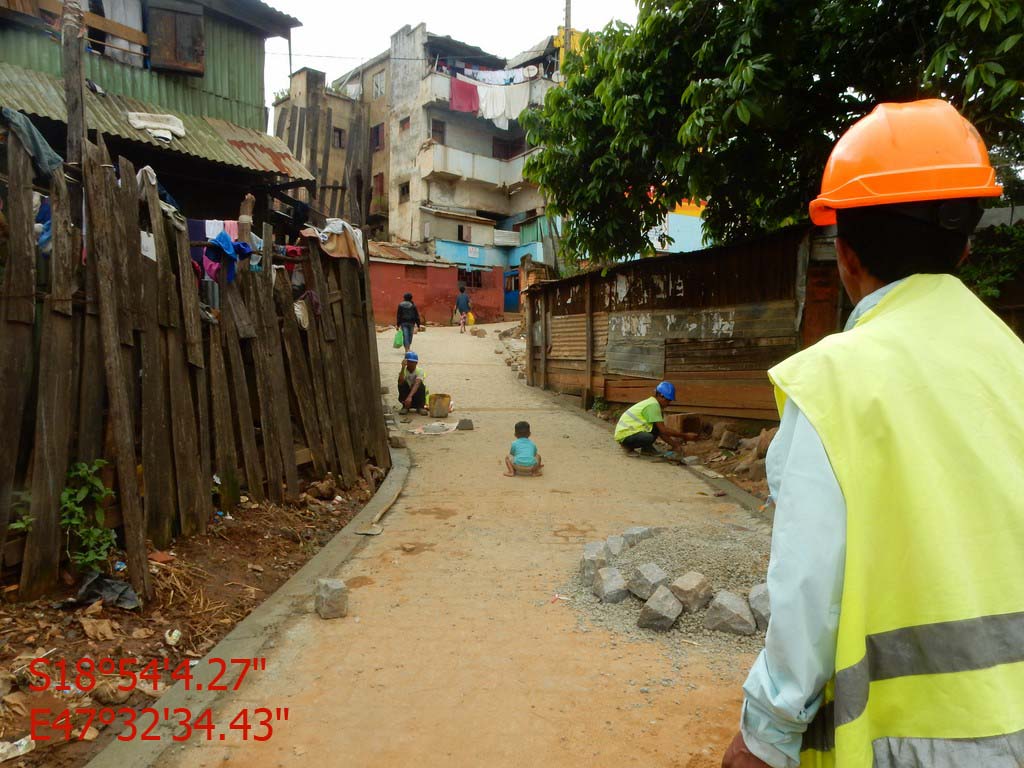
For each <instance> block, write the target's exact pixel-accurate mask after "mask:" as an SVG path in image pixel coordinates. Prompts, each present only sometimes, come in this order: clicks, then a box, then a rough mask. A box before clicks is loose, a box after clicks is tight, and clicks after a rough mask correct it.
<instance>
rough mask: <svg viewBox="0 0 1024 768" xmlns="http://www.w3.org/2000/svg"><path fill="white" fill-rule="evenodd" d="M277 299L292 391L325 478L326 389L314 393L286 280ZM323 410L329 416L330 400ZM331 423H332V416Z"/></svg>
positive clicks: (276, 290)
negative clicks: (323, 420)
mask: <svg viewBox="0 0 1024 768" xmlns="http://www.w3.org/2000/svg"><path fill="white" fill-rule="evenodd" d="M274 300H275V301H276V303H277V308H278V311H279V312H280V313H281V318H282V322H283V327H282V337H283V338H284V348H285V351H286V352H287V353H288V371H289V373H291V380H292V391H293V392H294V393H295V401H296V403H297V405H298V408H299V417H300V419H301V421H302V430H303V433H304V434H305V437H306V447H308V448H309V450H310V453H312V455H313V471H314V472H316V473H317V475H318V476H320V477H323V476H324V475H325V474H326V472H327V456H326V454H325V453H324V443H323V437H322V434H321V431H320V422H319V420H318V408H317V399H318V398H317V395H320V397H323V392H322V391H321V392H317V393H314V389H313V379H312V377H311V375H310V372H309V366H308V364H307V360H306V350H305V348H304V347H303V345H302V336H301V334H300V333H299V324H298V321H297V320H296V319H295V310H294V305H293V302H292V295H291V288H290V286H289V285H288V283H287V282H286V281H284V280H278V281H277V284H276V285H275V286H274ZM320 410H323V411H324V412H325V413H324V415H326V401H325V402H324V403H323V405H322V406H321V408H320ZM327 424H328V426H329V425H330V420H329V419H328V421H327Z"/></svg>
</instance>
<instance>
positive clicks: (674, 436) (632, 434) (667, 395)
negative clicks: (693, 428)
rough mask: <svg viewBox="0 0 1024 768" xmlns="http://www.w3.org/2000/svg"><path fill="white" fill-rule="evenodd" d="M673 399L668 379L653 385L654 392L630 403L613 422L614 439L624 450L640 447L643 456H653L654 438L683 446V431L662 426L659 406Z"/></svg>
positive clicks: (674, 389)
mask: <svg viewBox="0 0 1024 768" xmlns="http://www.w3.org/2000/svg"><path fill="white" fill-rule="evenodd" d="M675 399H676V388H675V385H674V384H673V383H672V382H671V381H663V382H661V383H660V384H659V385H658V386H657V387H655V388H654V395H653V396H651V397H648V398H647V399H646V400H641V401H640V402H639V403H636V404H635V405H632V406H630V408H629V409H628V410H627V411H626V412H625V413H623V414H622V416H620V417H619V422H618V424H616V425H615V442H617V443H618V444H619V445H621V446H622V447H623V449H624V450H626V451H634V450H636V449H640V451H641V453H644V454H645V455H651V456H657V455H659V454H658V451H656V450H655V449H654V441H655V440H657V439H658V438H661V439H662V440H664V441H665V442H666V443H668V444H669V445H671V446H672V447H673V448H675V449H676V450H680V449H682V447H683V433H682V432H679V431H677V430H674V429H672V428H670V427H667V426H665V417H664V416H663V415H662V412H661V409H662V408H665V407H666V406H668V404H669V403H671V402H672V401H673V400H675Z"/></svg>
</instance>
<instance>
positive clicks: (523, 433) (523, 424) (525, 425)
mask: <svg viewBox="0 0 1024 768" xmlns="http://www.w3.org/2000/svg"><path fill="white" fill-rule="evenodd" d="M529 436H530V422H528V421H517V422H516V437H529Z"/></svg>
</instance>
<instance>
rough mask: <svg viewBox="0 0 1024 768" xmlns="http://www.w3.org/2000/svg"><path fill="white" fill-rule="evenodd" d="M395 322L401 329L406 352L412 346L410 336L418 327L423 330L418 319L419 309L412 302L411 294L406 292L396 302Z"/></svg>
mask: <svg viewBox="0 0 1024 768" xmlns="http://www.w3.org/2000/svg"><path fill="white" fill-rule="evenodd" d="M396 320H397V324H398V327H399V328H400V329H401V331H402V343H403V344H404V345H405V351H406V353H408V352H409V348H410V347H412V337H413V334H414V333H415V332H416V329H417V328H419V329H420V330H421V331H422V330H423V323H422V322H421V321H420V311H419V310H418V309H417V308H416V305H415V304H413V303H412V294H411V293H407V294H405V296H403V297H402V300H401V301H400V302H398V315H397V318H396Z"/></svg>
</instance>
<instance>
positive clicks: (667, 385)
mask: <svg viewBox="0 0 1024 768" xmlns="http://www.w3.org/2000/svg"><path fill="white" fill-rule="evenodd" d="M654 391H655V392H657V393H658V394H659V395H661V396H662V397H664V398H667V399H669V400H675V399H676V385H675V384H673V383H672V382H671V381H663V382H661V384H659V385H658V386H656V387H655V388H654Z"/></svg>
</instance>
